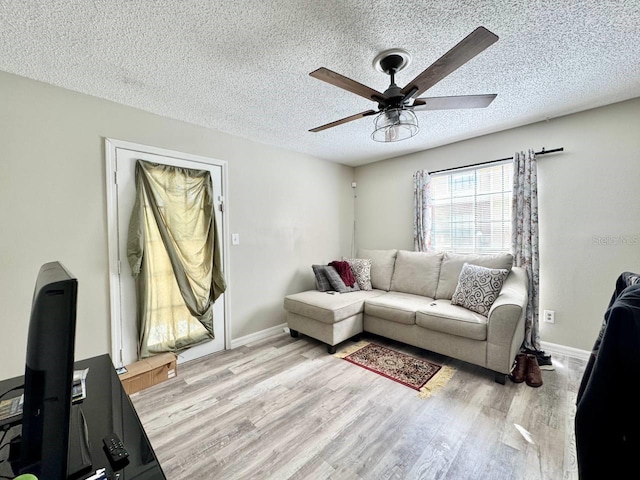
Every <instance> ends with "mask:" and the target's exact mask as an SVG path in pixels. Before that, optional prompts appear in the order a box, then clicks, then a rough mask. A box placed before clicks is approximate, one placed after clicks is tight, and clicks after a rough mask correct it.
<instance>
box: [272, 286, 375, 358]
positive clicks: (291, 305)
mask: <svg viewBox="0 0 640 480" xmlns="http://www.w3.org/2000/svg"><path fill="white" fill-rule="evenodd" d="M383 293H385V292H384V291H382V290H361V291H358V292H351V293H349V294H335V295H333V294H330V293H328V292H320V291H317V290H309V291H306V292H301V293H295V294H292V295H287V296H286V297H285V299H284V308H285V310H286V311H287V323H288V325H289V329H290V331H291V336H293V337H296V336H298V332H302V333H304V334H305V335H308V336H309V337H312V338H315V339H316V340H320V341H321V342H324V343H326V344H327V345H328V349H327V350H328V351H329V353H335V346H336V345H337V344H339V343H341V342H344V341H345V340H348V339H349V338H351V337H354V336H357V335H359V334H360V333H362V318H363V311H364V302H365V300H367V299H370V298H375V297H377V296H379V295H382V294H383Z"/></svg>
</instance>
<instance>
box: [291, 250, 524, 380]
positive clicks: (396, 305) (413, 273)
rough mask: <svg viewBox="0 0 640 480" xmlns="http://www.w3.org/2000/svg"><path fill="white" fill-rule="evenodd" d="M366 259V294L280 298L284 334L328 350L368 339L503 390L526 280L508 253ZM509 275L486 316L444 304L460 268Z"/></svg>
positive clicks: (367, 254) (389, 253)
mask: <svg viewBox="0 0 640 480" xmlns="http://www.w3.org/2000/svg"><path fill="white" fill-rule="evenodd" d="M358 258H370V259H371V284H372V286H373V289H372V290H368V291H363V290H361V291H357V292H350V293H343V294H336V295H329V294H327V292H320V291H317V290H311V291H306V292H301V293H295V294H292V295H287V296H286V297H285V299H284V308H285V310H286V312H287V322H288V325H289V329H290V331H291V335H292V336H294V337H296V336H298V332H300V333H303V334H305V335H308V336H309V337H312V338H315V339H317V340H320V341H321V342H324V343H326V344H327V345H328V351H329V353H334V352H335V347H336V345H337V344H339V343H341V342H343V341H345V340H348V339H350V338H352V337H357V336H358V335H359V334H360V333H362V332H370V333H373V334H377V335H381V336H383V337H386V338H390V339H393V340H398V341H401V342H403V343H407V344H409V345H413V346H416V347H419V348H424V349H426V350H431V351H433V352H437V353H440V354H443V355H447V356H449V357H453V358H457V359H459V360H463V361H465V362H469V363H473V364H475V365H480V366H482V367H485V368H487V369H490V370H492V371H494V372H495V380H496V381H497V382H499V383H502V384H504V383H505V379H506V375H507V374H508V373H509V371H510V369H511V366H512V365H513V361H514V358H515V355H516V354H517V353H518V351H519V349H520V346H521V343H522V341H523V338H524V314H525V310H526V305H527V298H528V297H527V286H528V281H527V275H526V272H525V270H524V269H522V268H517V267H513V268H512V263H513V257H512V256H511V255H510V254H498V255H461V254H452V253H444V254H443V253H421V252H410V251H405V250H400V251H398V250H360V251H359V252H358ZM465 262H466V263H469V264H473V265H480V266H483V267H489V268H500V269H508V270H510V272H509V275H508V276H507V278H506V280H505V281H504V284H503V286H502V289H501V291H500V293H499V295H498V297H497V298H496V300H495V302H494V303H493V305H492V306H491V309H490V311H489V314H488V316H486V317H485V316H483V315H480V314H478V313H475V312H473V311H471V310H468V309H466V308H464V307H461V306H458V305H452V304H451V298H452V296H453V294H454V291H455V289H456V286H457V284H458V278H459V276H460V272H461V271H462V267H463V264H464V263H465Z"/></svg>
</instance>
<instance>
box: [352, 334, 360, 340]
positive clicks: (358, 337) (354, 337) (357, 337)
mask: <svg viewBox="0 0 640 480" xmlns="http://www.w3.org/2000/svg"><path fill="white" fill-rule="evenodd" d="M351 341H352V342H359V341H360V334H358V335H354V336H353V337H351Z"/></svg>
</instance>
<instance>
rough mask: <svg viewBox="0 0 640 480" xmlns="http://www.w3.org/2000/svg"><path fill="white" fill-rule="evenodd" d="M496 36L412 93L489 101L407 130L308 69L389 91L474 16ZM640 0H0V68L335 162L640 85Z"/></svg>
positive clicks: (569, 109) (630, 91)
mask: <svg viewBox="0 0 640 480" xmlns="http://www.w3.org/2000/svg"><path fill="white" fill-rule="evenodd" d="M480 25H482V26H484V27H486V28H487V29H489V30H490V31H492V32H493V33H495V34H496V35H498V36H499V37H500V39H499V40H498V42H497V43H495V44H494V45H492V46H491V47H489V48H488V49H487V50H485V51H484V52H482V53H481V54H480V55H478V56H477V57H475V58H474V59H472V60H471V61H469V62H468V63H467V64H465V65H463V66H462V67H461V68H459V69H458V70H456V71H455V72H453V73H452V74H451V75H449V76H448V77H446V78H445V79H443V80H442V81H441V82H439V83H438V84H437V85H435V86H434V87H433V88H431V89H429V90H428V91H427V92H425V93H424V94H423V95H422V96H440V95H443V96H444V95H470V94H483V93H497V94H498V97H497V98H496V100H495V101H494V102H493V103H492V104H491V105H490V106H489V107H488V108H486V109H478V110H449V111H438V112H434V111H431V112H429V111H424V112H417V113H416V114H417V116H418V119H419V122H420V132H419V133H418V134H417V135H416V136H415V137H413V138H411V139H409V140H406V141H403V142H398V143H394V144H380V143H376V142H374V141H372V140H371V138H370V134H371V132H372V130H373V128H372V123H373V117H367V118H363V119H360V120H356V121H354V122H351V123H348V124H344V125H341V126H338V127H335V128H332V129H328V130H325V131H322V132H319V133H310V132H308V130H309V129H310V128H313V127H317V126H319V125H323V124H325V123H328V122H330V121H333V120H337V119H340V118H342V117H346V116H348V115H352V114H355V113H358V112H362V111H364V110H369V109H375V108H376V105H375V104H374V103H373V102H369V101H367V100H366V99H364V98H362V97H358V96H356V95H354V94H351V93H349V92H346V91H344V90H341V89H339V88H337V87H334V86H332V85H329V84H326V83H324V82H322V81H320V80H317V79H314V78H312V77H310V76H309V72H311V71H313V70H316V69H317V68H319V67H326V68H329V69H331V70H334V71H336V72H338V73H340V74H342V75H345V76H347V77H350V78H352V79H354V80H357V81H358V82H360V83H364V84H365V85H367V86H370V87H372V88H374V89H376V90H379V91H384V90H385V89H386V87H387V86H388V80H389V79H388V77H387V76H386V75H384V74H382V73H380V72H378V71H376V70H375V69H374V68H373V67H372V63H371V62H372V60H373V58H374V57H375V56H376V54H378V53H379V52H380V51H382V50H386V49H389V48H404V49H405V50H408V51H409V52H410V53H411V55H412V57H413V58H412V62H411V64H410V65H409V66H408V67H407V68H406V69H405V70H404V71H402V72H400V73H399V74H398V75H397V78H396V81H397V83H398V85H400V86H401V87H402V86H404V85H405V84H406V83H408V82H409V81H410V80H412V79H413V78H414V77H415V76H416V75H417V74H418V73H420V72H421V71H422V70H424V69H425V68H426V67H427V66H429V65H430V64H431V63H433V62H434V61H436V60H437V59H438V58H439V57H440V56H442V55H443V54H444V53H445V52H447V51H448V50H449V49H450V48H452V47H453V46H454V45H456V44H457V43H458V42H459V41H460V40H462V38H464V37H465V36H466V35H468V34H469V33H471V31H473V30H474V29H475V28H476V27H478V26H480ZM639 39H640V1H638V0H627V1H623V0H618V1H605V0H592V1H571V0H546V1H545V0H509V1H480V0H474V1H471V0H442V1H426V0H395V1H380V0H314V1H292V0H290V1H287V0H271V1H264V0H258V1H252V0H251V1H249V0H236V1H233V2H231V1H217V2H210V1H204V0H200V1H195V0H183V1H178V0H174V1H159V0H158V1H151V0H93V1H86V0H76V1H70V0H67V1H59V0H38V1H36V0H28V1H26V0H0V70H4V71H7V72H11V73H15V74H17V75H22V76H25V77H28V78H33V79H36V80H40V81H43V82H47V83H50V84H53V85H58V86H61V87H64V88H67V89H70V90H74V91H78V92H82V93H86V94H89V95H94V96H96V97H100V98H104V99H108V100H112V101H115V102H118V103H122V104H125V105H130V106H133V107H137V108H140V109H143V110H146V111H149V112H153V113H157V114H159V115H163V116H167V117H171V118H176V119H180V120H184V121H187V122H191V123H195V124H198V125H203V126H207V127H210V128H213V129H216V130H220V131H223V132H227V133H230V134H233V135H237V136H240V137H246V138H250V139H253V140H256V141H258V142H262V143H266V144H271V145H276V146H279V147H283V148H286V149H290V150H295V151H299V152H304V153H308V154H311V155H314V156H317V157H320V158H324V159H327V160H331V161H335V162H340V163H344V164H347V165H354V166H355V165H362V164H365V163H369V162H373V161H376V160H380V159H383V158H389V157H393V156H397V155H402V154H405V153H410V152H415V151H419V150H424V149H428V148H432V147H435V146H439V145H444V144H447V143H451V142H455V141H458V140H462V139H466V138H471V137H474V136H478V135H483V134H487V133H491V132H496V131H499V130H503V129H506V128H511V127H514V126H518V125H524V124H528V123H532V122H537V121H540V120H544V119H545V118H552V117H556V116H559V115H564V114H568V113H573V112H578V111H581V110H586V109H589V108H594V107H598V106H601V105H606V104H610V103H614V102H618V101H622V100H626V99H629V98H634V97H638V96H640V41H639Z"/></svg>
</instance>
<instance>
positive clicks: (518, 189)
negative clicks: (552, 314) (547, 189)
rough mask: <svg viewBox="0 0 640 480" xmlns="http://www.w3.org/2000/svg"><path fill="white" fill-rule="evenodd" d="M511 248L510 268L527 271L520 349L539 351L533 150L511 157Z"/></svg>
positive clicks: (535, 180) (536, 207)
mask: <svg viewBox="0 0 640 480" xmlns="http://www.w3.org/2000/svg"><path fill="white" fill-rule="evenodd" d="M513 163H514V165H513V210H512V216H511V219H512V220H511V221H512V230H511V239H512V248H513V256H514V265H515V266H516V267H522V268H524V269H525V270H526V271H527V275H528V277H529V303H528V305H527V312H526V316H525V338H524V347H525V348H529V349H532V350H536V351H539V350H540V330H539V318H538V314H539V312H538V308H539V300H538V295H539V283H540V274H539V255H538V178H537V177H538V173H537V164H536V155H535V153H534V151H533V150H531V149H530V150H529V151H528V152H527V153H524V152H516V153H515V154H514V155H513Z"/></svg>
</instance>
